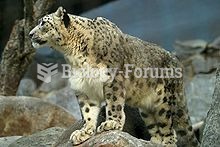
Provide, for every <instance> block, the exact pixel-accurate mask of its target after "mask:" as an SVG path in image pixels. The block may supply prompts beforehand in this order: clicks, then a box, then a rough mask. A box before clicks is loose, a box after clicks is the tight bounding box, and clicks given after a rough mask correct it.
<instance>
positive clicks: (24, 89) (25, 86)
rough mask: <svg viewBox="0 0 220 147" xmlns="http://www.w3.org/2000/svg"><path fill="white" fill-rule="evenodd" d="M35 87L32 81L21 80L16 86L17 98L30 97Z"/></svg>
mask: <svg viewBox="0 0 220 147" xmlns="http://www.w3.org/2000/svg"><path fill="white" fill-rule="evenodd" d="M36 88H37V85H36V83H35V82H34V81H33V80H32V79H22V80H21V81H20V84H19V86H18V90H17V94H16V95H17V96H31V95H32V93H33V92H34V91H35V90H36Z"/></svg>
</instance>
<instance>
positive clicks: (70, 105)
mask: <svg viewBox="0 0 220 147" xmlns="http://www.w3.org/2000/svg"><path fill="white" fill-rule="evenodd" d="M43 100H46V101H48V102H51V103H53V104H56V105H58V106H61V107H63V108H65V109H66V110H67V111H69V112H70V113H71V114H72V115H73V116H74V117H75V118H76V119H77V120H80V119H82V117H81V112H80V107H79V104H78V101H77V99H76V96H75V93H74V91H73V90H72V89H71V88H70V87H69V86H66V87H65V88H62V89H60V90H57V91H52V92H50V93H48V94H47V95H46V96H45V97H44V98H43Z"/></svg>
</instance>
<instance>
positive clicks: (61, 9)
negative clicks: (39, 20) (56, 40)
mask: <svg viewBox="0 0 220 147" xmlns="http://www.w3.org/2000/svg"><path fill="white" fill-rule="evenodd" d="M64 11H65V9H63V7H59V8H58V9H57V11H56V12H55V16H56V17H59V18H62V17H63V15H64Z"/></svg>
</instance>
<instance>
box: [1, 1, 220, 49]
mask: <svg viewBox="0 0 220 147" xmlns="http://www.w3.org/2000/svg"><path fill="white" fill-rule="evenodd" d="M60 5H62V6H63V7H65V8H66V10H67V11H68V12H69V13H72V14H77V15H83V16H87V17H90V18H94V17H96V16H103V17H106V18H108V19H110V20H111V21H113V22H114V23H116V24H117V25H118V26H119V27H120V28H121V29H122V30H123V32H125V33H128V34H131V35H134V36H137V37H139V38H141V39H143V40H146V41H151V42H155V43H157V44H160V45H161V46H162V47H164V48H166V49H167V50H173V43H174V42H175V41H176V40H191V39H204V40H207V41H211V40H213V39H214V38H216V37H217V36H219V35H220V1H219V0H184V1H179V0H115V1H112V0H57V3H56V5H55V7H53V8H52V10H51V12H54V11H55V10H56V9H57V7H58V6H60ZM22 17H23V0H0V53H1V52H2V51H3V49H4V46H5V44H6V42H7V40H8V38H9V35H10V31H11V28H12V26H13V24H14V21H15V20H16V19H21V18H22Z"/></svg>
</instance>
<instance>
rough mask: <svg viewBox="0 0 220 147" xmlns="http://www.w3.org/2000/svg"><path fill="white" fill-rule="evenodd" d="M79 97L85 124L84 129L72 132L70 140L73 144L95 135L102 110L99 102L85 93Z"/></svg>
mask: <svg viewBox="0 0 220 147" xmlns="http://www.w3.org/2000/svg"><path fill="white" fill-rule="evenodd" d="M77 97H78V101H79V105H80V108H81V113H82V115H83V119H84V121H85V124H84V125H83V128H82V129H80V130H76V131H74V132H73V133H72V134H71V136H70V140H71V141H72V142H73V145H78V144H81V143H83V142H84V141H86V140H87V139H89V138H90V137H91V136H93V135H94V133H95V131H96V123H97V117H98V114H99V110H100V103H99V102H97V101H94V100H90V99H89V98H88V97H87V96H85V95H78V96H77Z"/></svg>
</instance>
